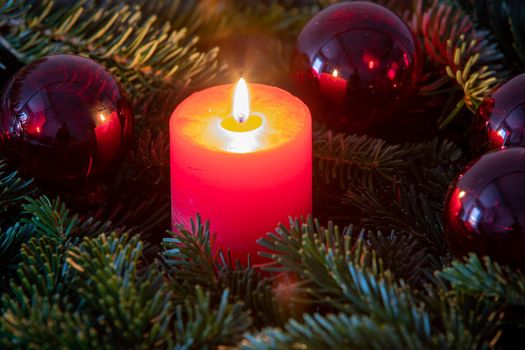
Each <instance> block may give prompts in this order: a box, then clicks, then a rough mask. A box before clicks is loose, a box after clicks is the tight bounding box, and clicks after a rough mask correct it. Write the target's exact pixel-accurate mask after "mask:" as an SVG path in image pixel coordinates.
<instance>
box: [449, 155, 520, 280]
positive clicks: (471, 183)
mask: <svg viewBox="0 0 525 350" xmlns="http://www.w3.org/2000/svg"><path fill="white" fill-rule="evenodd" d="M445 216H446V217H445V221H446V232H445V233H446V239H447V241H448V244H449V246H450V249H451V250H452V252H453V253H454V255H455V256H456V257H462V256H465V255H466V254H467V253H469V252H475V253H477V254H478V255H481V256H483V255H487V256H490V257H492V258H493V259H494V260H496V261H498V262H501V263H504V264H509V265H512V266H515V267H519V268H521V269H522V271H525V270H524V269H525V148H522V147H517V148H509V149H504V150H499V151H495V152H491V153H488V154H486V155H484V156H483V157H481V158H480V159H479V160H478V161H476V162H475V163H473V164H472V165H471V166H470V167H468V168H467V169H466V170H465V171H464V172H463V173H462V174H461V175H459V176H458V178H457V179H456V181H455V182H454V183H453V185H452V187H451V190H450V192H449V196H448V198H447V202H446V207H445Z"/></svg>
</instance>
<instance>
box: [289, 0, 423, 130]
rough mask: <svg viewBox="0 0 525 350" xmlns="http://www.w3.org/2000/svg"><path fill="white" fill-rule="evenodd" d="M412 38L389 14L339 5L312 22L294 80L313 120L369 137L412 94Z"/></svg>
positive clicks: (301, 40)
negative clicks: (365, 134) (367, 134)
mask: <svg viewBox="0 0 525 350" xmlns="http://www.w3.org/2000/svg"><path fill="white" fill-rule="evenodd" d="M419 55H420V53H419V50H418V46H417V44H416V40H415V38H414V35H413V34H412V32H411V31H410V29H409V28H408V26H407V25H406V24H405V23H404V22H403V21H402V20H401V18H399V17H398V16H397V15H396V14H395V13H393V12H392V11H390V10H389V9H387V8H385V7H383V6H380V5H377V4H374V3H370V2H364V1H352V2H343V3H340V4H335V5H332V6H329V7H327V8H326V9H324V10H323V11H321V12H319V13H318V14H317V15H316V16H314V17H313V18H312V19H311V20H310V21H309V22H308V24H306V26H305V27H304V28H303V30H302V31H301V33H300V34H299V37H298V39H297V44H296V50H295V55H294V59H293V62H292V72H293V78H294V81H295V83H296V86H297V90H298V92H299V94H300V95H301V97H302V98H303V99H304V100H305V101H306V103H307V104H308V105H309V107H310V108H311V109H312V112H313V114H314V116H315V117H316V118H317V119H318V120H319V121H321V122H323V123H325V124H327V126H328V127H330V128H331V129H334V130H337V131H346V132H352V133H354V132H370V131H371V130H372V127H373V126H375V125H378V124H382V123H384V122H388V121H391V119H392V116H393V115H394V114H395V112H396V110H397V109H398V108H399V107H400V106H401V105H402V103H403V101H406V98H407V97H408V96H410V95H412V94H413V93H414V92H415V85H416V83H417V81H418V77H419V71H420V65H421V59H420V56H419Z"/></svg>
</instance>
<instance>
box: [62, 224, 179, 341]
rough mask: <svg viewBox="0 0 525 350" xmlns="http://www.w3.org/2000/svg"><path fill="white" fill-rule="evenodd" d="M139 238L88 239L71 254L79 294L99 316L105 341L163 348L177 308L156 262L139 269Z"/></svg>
mask: <svg viewBox="0 0 525 350" xmlns="http://www.w3.org/2000/svg"><path fill="white" fill-rule="evenodd" d="M142 249H143V244H142V242H141V241H139V239H138V236H133V237H129V236H128V235H127V234H123V235H119V234H111V235H108V236H106V235H105V234H101V235H99V236H98V237H96V238H84V240H83V242H82V244H80V245H79V246H78V247H73V248H71V249H70V250H68V252H67V262H68V264H69V265H70V266H71V267H72V268H73V269H75V270H76V272H77V274H78V276H79V278H78V280H77V281H76V285H77V288H78V294H79V296H80V297H81V298H82V299H83V300H84V302H85V303H86V307H87V308H88V309H89V310H90V311H91V312H92V313H93V315H96V317H97V322H94V324H95V325H97V328H99V329H101V330H103V331H102V334H101V336H103V337H104V338H106V342H108V343H110V344H114V345H117V344H118V346H122V347H126V348H134V347H136V346H137V344H140V348H151V347H152V346H154V345H155V346H159V345H160V344H162V342H164V341H166V337H165V333H166V332H168V331H169V319H170V315H171V313H172V312H173V305H172V302H171V293H170V292H169V291H168V290H167V286H166V285H165V284H164V283H163V281H162V275H161V274H160V273H159V272H158V271H157V270H156V269H155V267H154V265H153V266H150V267H148V268H147V269H146V270H142V269H140V264H141V256H142Z"/></svg>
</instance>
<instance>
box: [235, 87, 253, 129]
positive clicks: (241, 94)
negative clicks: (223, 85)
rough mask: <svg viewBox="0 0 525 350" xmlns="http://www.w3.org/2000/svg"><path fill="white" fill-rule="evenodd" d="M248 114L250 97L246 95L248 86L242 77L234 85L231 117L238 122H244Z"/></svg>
mask: <svg viewBox="0 0 525 350" xmlns="http://www.w3.org/2000/svg"><path fill="white" fill-rule="evenodd" d="M249 115H250V98H249V97H248V86H247V85H246V81H244V79H243V78H241V79H240V80H239V82H238V83H237V86H236V87H235V94H234V96H233V117H234V118H235V120H237V121H238V122H239V123H244V122H245V121H246V119H248V116H249Z"/></svg>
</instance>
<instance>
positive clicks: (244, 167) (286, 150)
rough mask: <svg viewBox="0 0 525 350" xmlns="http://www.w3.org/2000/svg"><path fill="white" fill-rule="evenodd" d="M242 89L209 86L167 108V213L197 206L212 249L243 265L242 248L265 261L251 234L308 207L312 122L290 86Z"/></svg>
mask: <svg viewBox="0 0 525 350" xmlns="http://www.w3.org/2000/svg"><path fill="white" fill-rule="evenodd" d="M334 79H335V78H334ZM243 85H244V86H243ZM249 88H250V91H249V97H248V89H247V88H246V83H245V82H243V81H242V80H241V82H240V83H239V84H238V85H237V86H235V84H228V85H219V86H215V87H211V88H208V89H206V90H203V91H199V92H197V93H194V94H193V95H191V96H190V97H188V98H187V99H185V100H184V101H183V102H182V103H181V104H179V105H178V106H177V108H176V109H175V111H174V112H173V115H172V116H171V119H170V134H171V136H170V137H171V138H170V140H171V141H170V147H171V151H170V157H171V188H172V220H173V224H174V225H176V224H177V223H184V224H186V225H189V224H190V220H191V218H194V217H195V215H196V214H197V213H199V214H200V215H201V216H202V218H204V219H205V220H208V219H209V220H210V230H211V231H212V232H216V233H217V235H216V237H217V238H216V241H215V247H216V248H217V249H218V248H221V249H222V250H223V252H227V250H228V249H229V254H230V256H231V258H232V259H233V260H232V261H235V259H240V260H241V262H243V263H245V264H246V263H247V254H248V253H249V254H250V256H251V258H250V261H251V262H252V263H255V264H257V263H262V262H265V260H264V259H262V258H261V257H260V256H258V254H257V251H259V250H261V248H260V246H259V245H258V244H257V239H259V238H260V237H263V236H264V235H265V234H266V232H270V231H273V229H274V228H275V227H276V225H277V224H278V223H280V222H281V223H282V222H287V221H288V218H289V217H290V216H292V217H299V216H305V215H308V214H310V213H311V212H312V131H311V130H312V121H311V116H310V111H309V110H308V107H307V106H306V105H305V104H304V103H303V102H302V101H301V100H299V99H298V98H296V97H294V96H293V95H291V94H290V93H288V92H286V91H284V90H281V89H279V88H276V87H273V86H267V85H261V84H255V83H253V84H250V85H249ZM248 98H249V100H248ZM232 100H233V101H234V102H233V103H234V104H233V105H232ZM232 112H233V113H232ZM241 115H242V116H244V121H243V122H240V121H239V120H237V118H238V117H239V116H241ZM276 198H277V200H276ZM174 227H175V226H174Z"/></svg>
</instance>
